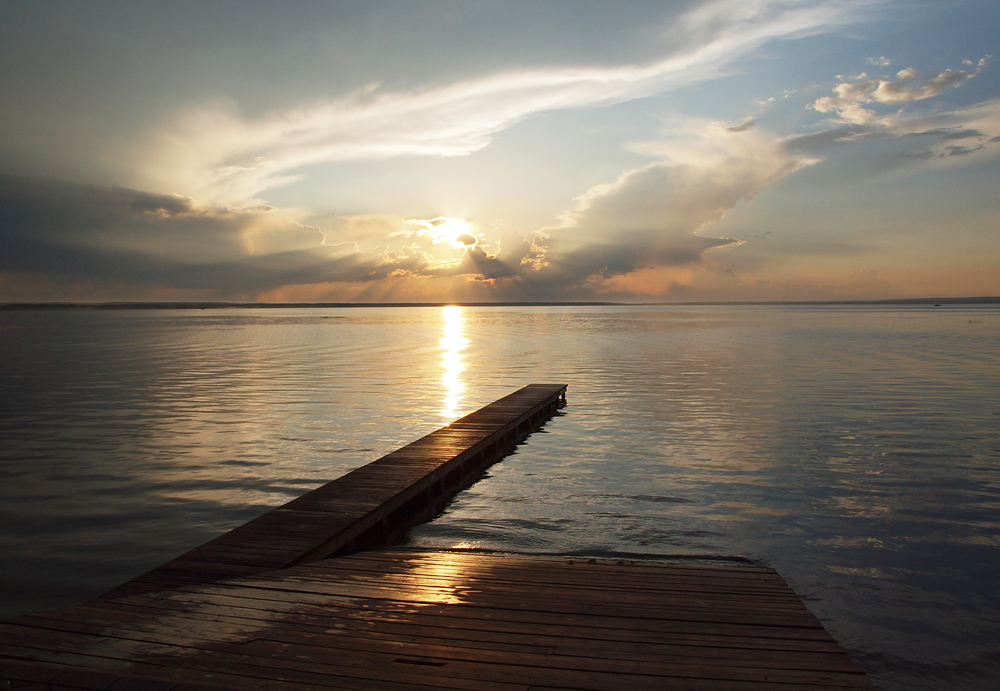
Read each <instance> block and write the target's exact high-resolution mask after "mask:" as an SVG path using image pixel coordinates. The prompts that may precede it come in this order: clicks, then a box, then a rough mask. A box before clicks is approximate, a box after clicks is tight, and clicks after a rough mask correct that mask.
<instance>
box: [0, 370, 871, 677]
mask: <svg viewBox="0 0 1000 691" xmlns="http://www.w3.org/2000/svg"><path fill="white" fill-rule="evenodd" d="M564 395H565V387H564V386H561V385H533V386H531V387H526V388H525V389H521V390H520V391H518V392H516V393H515V394H512V395H511V396H507V397H505V398H503V399H501V400H500V401H497V402H496V403H493V404H491V405H490V406H487V407H486V408H483V409H482V410H480V411H477V412H476V413H473V414H472V415H470V416H467V417H466V418H463V419H462V420H459V421H458V422H456V423H454V424H453V425H451V426H449V427H446V428H444V429H442V430H439V431H438V432H435V433H433V434H431V435H428V437H424V438H423V439H421V440H419V441H417V442H414V443H413V444H410V445H408V446H406V447H404V448H403V449H400V450H399V451H396V452H394V453H392V454H389V455H388V456H385V457H383V458H382V459H379V460H378V461H375V462H374V463H372V464H369V465H367V466H364V467H363V468H359V469H358V470H355V471H353V472H352V473H349V474H348V475H346V476H344V477H343V478H341V479H339V480H335V481H333V482H331V483H329V484H327V485H324V486H323V487H321V488H319V489H317V490H314V491H313V492H310V493H308V494H306V495H305V496H303V497H301V498H300V499H297V500H295V501H293V502H291V503H289V504H287V505H286V506H284V507H281V508H280V509H276V510H274V511H272V512H270V513H268V514H265V515H264V516H262V517H261V518H259V519H257V520H255V521H251V522H250V523H248V524H246V525H244V526H241V527H240V528H237V529H236V530H234V531H231V532H230V533H227V534H226V535H224V536H221V537H220V538H218V539H216V540H213V541H212V542H209V543H207V544H206V545H204V546H202V547H200V548H197V549H195V550H192V551H191V552H189V553H188V554H186V555H183V556H182V557H179V558H178V559H175V560H173V561H171V562H168V563H167V564H165V565H164V566H162V567H159V568H158V569H154V570H153V571H151V572H149V573H147V574H145V575H143V576H140V577H139V578H137V579H135V580H133V581H130V582H129V583H127V584H125V585H124V586H121V587H119V588H116V589H114V590H112V591H111V592H109V593H107V594H105V595H103V596H101V597H99V598H97V599H95V600H93V601H91V602H89V603H86V604H84V605H81V606H78V607H69V608H64V609H59V610H54V611H51V612H41V613H37V614H31V615H26V616H22V617H16V618H13V619H9V620H6V621H3V622H0V688H4V686H3V684H4V680H6V681H7V682H9V683H10V688H22V689H25V690H26V691H36V690H42V689H50V690H55V689H60V690H63V689H108V690H113V691H197V690H199V689H201V690H204V689H261V690H263V689H276V690H278V691H283V690H288V691H291V690H305V689H390V690H393V689H396V690H399V691H403V690H406V691H443V690H446V689H447V690H453V689H469V690H485V689H495V690H498V691H515V690H519V691H528V690H533V691H543V690H548V691H554V690H556V689H577V690H579V689H584V690H586V689H589V690H593V691H599V690H618V689H638V690H642V689H745V690H748V691H749V690H753V689H773V690H778V689H784V690H789V689H844V688H871V685H870V684H869V682H868V679H867V677H866V676H865V675H864V674H863V672H861V670H859V669H858V668H857V667H856V666H855V665H854V663H853V662H852V661H851V660H850V658H849V657H848V656H847V654H846V653H845V652H844V651H843V650H842V649H841V648H840V647H839V646H838V645H837V643H836V642H835V641H834V640H833V639H832V638H831V637H830V636H829V634H828V633H827V632H826V631H825V630H824V629H823V627H822V625H821V624H820V622H819V621H818V620H817V619H816V618H815V617H814V616H813V615H812V614H811V613H810V612H809V611H808V610H807V609H806V607H805V606H804V605H803V603H802V602H801V600H800V599H799V598H798V597H797V596H796V595H795V594H794V593H793V592H792V590H791V589H790V588H789V587H788V585H787V584H786V583H785V582H784V581H783V580H782V578H781V577H780V576H779V575H778V574H777V573H776V572H775V571H773V570H771V569H767V568H761V567H752V566H744V565H733V564H729V565H727V564H724V563H721V562H699V563H685V564H679V563H659V562H650V563H622V562H614V561H608V560H598V559H566V558H554V557H528V556H513V555H487V554H475V553H466V552H416V551H412V550H407V549H403V548H396V549H392V548H390V549H371V548H372V547H375V546H377V545H380V544H382V543H384V542H386V540H388V539H389V538H390V537H391V535H392V533H393V532H394V531H396V530H398V529H399V527H400V526H404V525H407V524H409V523H411V522H412V521H414V520H419V519H420V518H421V516H423V515H424V514H426V513H427V512H428V511H430V510H432V509H433V506H434V505H436V504H437V503H438V502H440V501H441V500H442V497H447V496H450V493H451V492H453V491H454V490H455V489H456V488H459V487H461V486H462V485H463V484H465V483H467V482H468V481H469V479H470V478H474V477H476V476H477V474H478V473H479V472H480V471H481V469H482V467H484V465H488V464H489V463H491V462H493V461H495V460H497V459H498V458H499V457H500V456H502V454H503V453H504V452H505V450H509V445H510V444H511V443H513V442H515V441H517V440H519V439H520V438H523V437H524V436H525V435H527V434H528V433H530V432H531V431H532V430H533V429H536V428H537V426H538V425H539V424H541V423H542V422H544V420H545V419H547V417H549V416H550V415H552V414H553V412H554V410H555V407H556V406H558V405H559V404H560V402H561V401H562V399H563V397H564ZM352 476H353V477H352ZM364 549H368V550H369V551H359V550H364ZM330 556H333V557H334V558H327V559H323V557H330Z"/></svg>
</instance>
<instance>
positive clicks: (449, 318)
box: [441, 305, 469, 422]
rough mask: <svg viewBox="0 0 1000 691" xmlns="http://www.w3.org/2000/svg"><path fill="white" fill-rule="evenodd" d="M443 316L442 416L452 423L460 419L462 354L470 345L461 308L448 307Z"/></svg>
mask: <svg viewBox="0 0 1000 691" xmlns="http://www.w3.org/2000/svg"><path fill="white" fill-rule="evenodd" d="M442 315H443V316H444V330H443V331H444V335H443V336H442V337H441V351H442V352H441V366H442V367H443V368H444V374H443V375H442V376H441V383H442V384H444V389H445V396H444V405H443V406H442V408H441V416H442V417H444V418H446V419H447V420H448V422H451V421H453V420H455V419H457V418H458V417H459V413H458V410H459V406H460V405H461V403H462V393H463V392H464V391H465V382H463V381H462V372H463V371H464V370H465V363H464V362H462V355H461V353H462V351H463V350H465V348H466V346H468V345H469V339H467V338H465V337H464V336H462V331H463V327H464V326H465V322H464V321H463V318H462V308H461V307H459V306H458V305H448V306H447V307H444V308H442Z"/></svg>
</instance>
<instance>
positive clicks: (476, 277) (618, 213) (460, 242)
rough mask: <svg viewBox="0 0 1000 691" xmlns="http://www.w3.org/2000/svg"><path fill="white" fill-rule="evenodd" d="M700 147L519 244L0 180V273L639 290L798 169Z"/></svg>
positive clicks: (706, 246) (240, 291)
mask: <svg viewBox="0 0 1000 691" xmlns="http://www.w3.org/2000/svg"><path fill="white" fill-rule="evenodd" d="M699 136H700V138H701V146H700V149H699V150H697V151H696V150H695V148H698V147H694V148H692V145H691V144H690V143H688V144H685V145H683V146H682V145H681V143H680V142H673V143H671V142H669V141H665V142H661V143H660V147H659V148H657V147H654V146H652V145H650V150H651V151H652V150H654V149H655V150H656V151H658V153H657V156H656V158H657V160H656V161H655V162H654V163H652V164H650V165H648V166H646V167H643V168H640V169H636V170H633V171H630V172H627V173H625V174H623V175H621V176H620V177H619V178H618V179H617V180H615V181H613V182H610V183H608V184H604V185H598V186H596V187H594V188H592V189H590V190H588V191H587V192H586V193H584V194H583V195H581V196H580V197H579V198H578V200H577V203H576V206H575V207H574V208H573V209H571V210H569V211H568V212H567V213H566V214H565V216H564V218H563V223H562V224H561V225H559V226H557V227H552V228H547V229H542V230H541V231H538V232H536V233H535V234H533V235H532V236H531V237H525V236H524V235H523V234H521V233H517V232H510V231H508V232H506V233H504V234H503V235H501V236H500V237H499V238H498V239H496V240H495V241H493V242H489V241H487V238H486V236H485V234H484V233H481V232H479V231H478V230H476V228H475V226H474V225H473V224H471V223H469V222H466V221H462V220H460V219H449V218H444V217H438V218H435V219H430V220H421V219H401V218H395V217H392V216H351V217H343V218H335V219H314V220H313V221H312V223H305V222H304V219H302V218H296V217H293V216H292V215H289V213H288V212H286V211H283V210H280V209H271V208H268V207H263V208H251V209H230V208H226V207H222V206H204V205H199V204H197V203H195V202H194V201H192V200H190V199H187V198H181V197H175V196H169V195H156V194H150V193H147V192H141V191H137V190H129V189H123V188H109V187H98V186H88V185H79V184H69V183H53V182H47V181H39V180H27V179H20V178H0V242H2V243H3V246H4V247H5V249H6V250H7V251H5V253H4V254H3V256H2V257H0V273H18V274H22V275H28V276H36V277H37V276H48V277H50V278H51V279H52V280H56V281H63V282H65V281H73V280H76V281H81V280H85V281H91V282H101V281H104V282H112V283H115V284H123V285H132V286H147V287H149V286H158V287H160V288H162V289H163V290H165V291H184V290H189V291H190V290H199V291H203V294H204V295H208V296H210V297H212V298H215V299H254V298H255V297H256V296H258V295H261V294H273V295H276V294H278V293H280V292H281V291H282V290H284V289H285V288H286V287H288V286H306V285H310V284H316V285H318V284H327V285H333V284H342V285H348V284H350V285H355V286H357V285H361V284H365V285H371V286H375V285H378V286H381V287H380V288H378V289H377V290H376V292H377V294H378V295H380V296H383V297H384V296H388V295H391V294H392V293H393V291H396V292H399V291H408V293H407V294H415V293H417V294H418V293H419V291H420V290H422V291H424V293H425V294H427V293H429V292H433V291H434V290H438V291H439V293H438V294H439V295H440V292H441V291H443V290H444V289H445V288H444V287H445V286H447V287H448V290H449V291H453V290H455V286H456V285H458V289H459V290H460V291H461V290H462V287H461V284H455V283H454V281H456V280H459V279H460V280H461V281H462V282H463V284H464V285H467V286H473V285H476V284H478V285H480V286H482V287H481V288H480V289H477V290H481V291H482V290H488V291H492V292H490V293H489V294H488V295H483V294H477V295H476V297H478V298H479V299H483V298H484V297H486V298H489V297H493V298H496V299H538V300H550V299H585V298H592V297H595V296H599V295H601V294H602V291H605V292H606V291H609V290H612V287H613V286H614V285H619V284H621V281H619V283H617V284H616V283H615V281H616V280H617V279H619V278H620V277H627V276H632V277H633V278H632V279H628V280H631V281H632V282H635V283H637V284H638V283H641V282H642V281H641V280H639V278H635V277H637V276H638V277H640V278H641V276H642V274H641V272H642V271H646V270H650V269H662V268H665V267H666V268H678V267H689V268H690V267H701V268H703V269H704V268H705V267H708V266H709V265H710V262H709V261H708V259H707V253H708V252H710V251H711V250H713V249H715V248H721V247H725V246H730V245H734V244H736V243H735V241H734V240H732V239H728V238H719V237H708V236H705V235H702V234H701V232H702V231H703V230H704V229H705V227H706V226H707V225H708V224H710V223H712V222H714V221H717V220H718V219H720V218H722V217H723V216H724V215H725V214H726V212H727V211H729V210H730V209H732V208H733V207H735V206H736V205H737V204H739V203H740V202H741V201H744V202H745V201H748V200H749V199H751V198H752V196H753V195H754V194H755V193H757V192H758V191H759V190H761V189H763V188H765V187H766V186H768V185H770V184H773V183H774V182H775V181H777V180H778V179H780V178H782V177H783V176H785V175H787V174H788V173H790V172H791V171H793V170H795V169H796V168H798V167H799V166H801V165H803V163H804V160H805V159H803V158H801V157H797V156H795V155H793V154H790V153H789V152H788V151H787V149H786V148H785V147H784V146H782V145H781V143H780V142H779V141H778V140H777V139H776V138H775V137H773V135H770V134H768V133H765V132H760V131H759V130H757V129H753V130H749V129H748V130H746V131H745V132H743V133H741V134H740V136H739V137H733V136H732V135H731V134H730V133H728V132H726V130H725V129H724V128H723V127H722V126H720V125H715V124H711V125H707V126H702V131H701V134H700V135H699ZM314 224H319V225H314ZM320 226H322V230H321V227H320ZM637 272H638V273H637ZM623 280H624V279H623ZM628 280H626V281H625V282H626V283H627V282H628ZM418 286H419V290H418V289H417V287H418ZM352 297H357V292H355V293H352ZM206 299H207V298H206ZM439 299H440V297H439Z"/></svg>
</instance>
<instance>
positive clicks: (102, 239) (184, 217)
mask: <svg viewBox="0 0 1000 691" xmlns="http://www.w3.org/2000/svg"><path fill="white" fill-rule="evenodd" d="M324 242H326V236H325V234H324V233H323V232H321V231H320V230H319V229H318V228H316V227H314V226H310V225H305V224H302V223H299V222H298V221H296V220H295V219H292V218H289V217H287V216H286V215H284V214H283V213H281V212H280V211H277V210H273V209H272V210H268V209H251V210H233V209H227V208H224V207H200V206H198V205H196V204H195V203H194V202H193V201H192V200H190V199H184V198H179V197H172V196H167V195H156V194H150V193H147V192H141V191H138V190H129V189H124V188H112V187H99V186H93V185H80V184H70V183H62V182H51V181H42V180H32V179H24V178H13V177H0V245H2V246H3V247H4V252H3V253H2V254H0V272H6V273H17V274H25V275H36V276H51V277H56V278H58V279H60V280H88V281H92V282H102V281H103V282H112V283H121V284H126V285H127V284H132V285H136V286H142V285H146V286H148V285H158V286H161V287H165V288H171V289H205V290H209V291H215V293H214V294H215V295H217V296H218V297H225V298H231V297H234V296H244V297H245V296H253V295H255V294H256V293H257V292H259V291H261V290H266V289H271V288H276V287H279V286H283V285H288V284H297V283H314V282H318V281H330V280H341V281H360V282H366V281H377V280H380V279H383V278H385V277H386V276H387V275H389V274H390V273H391V272H393V271H397V270H400V269H403V270H407V271H413V272H416V271H420V270H421V269H422V268H423V267H424V265H425V264H426V260H425V258H424V257H421V256H417V255H413V256H409V257H406V256H401V257H396V258H387V257H385V256H383V255H382V254H380V253H374V252H373V253H364V252H358V251H348V252H344V251H342V249H343V248H339V249H340V250H341V251H338V248H334V247H329V246H326V245H325V244H324Z"/></svg>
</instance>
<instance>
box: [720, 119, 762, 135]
mask: <svg viewBox="0 0 1000 691" xmlns="http://www.w3.org/2000/svg"><path fill="white" fill-rule="evenodd" d="M756 126H757V122H756V121H755V120H754V119H753V118H750V119H749V120H747V121H746V122H744V123H742V124H740V125H735V126H733V127H727V128H726V132H730V133H732V134H736V133H739V132H746V131H747V130H749V129H753V128H754V127H756Z"/></svg>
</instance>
